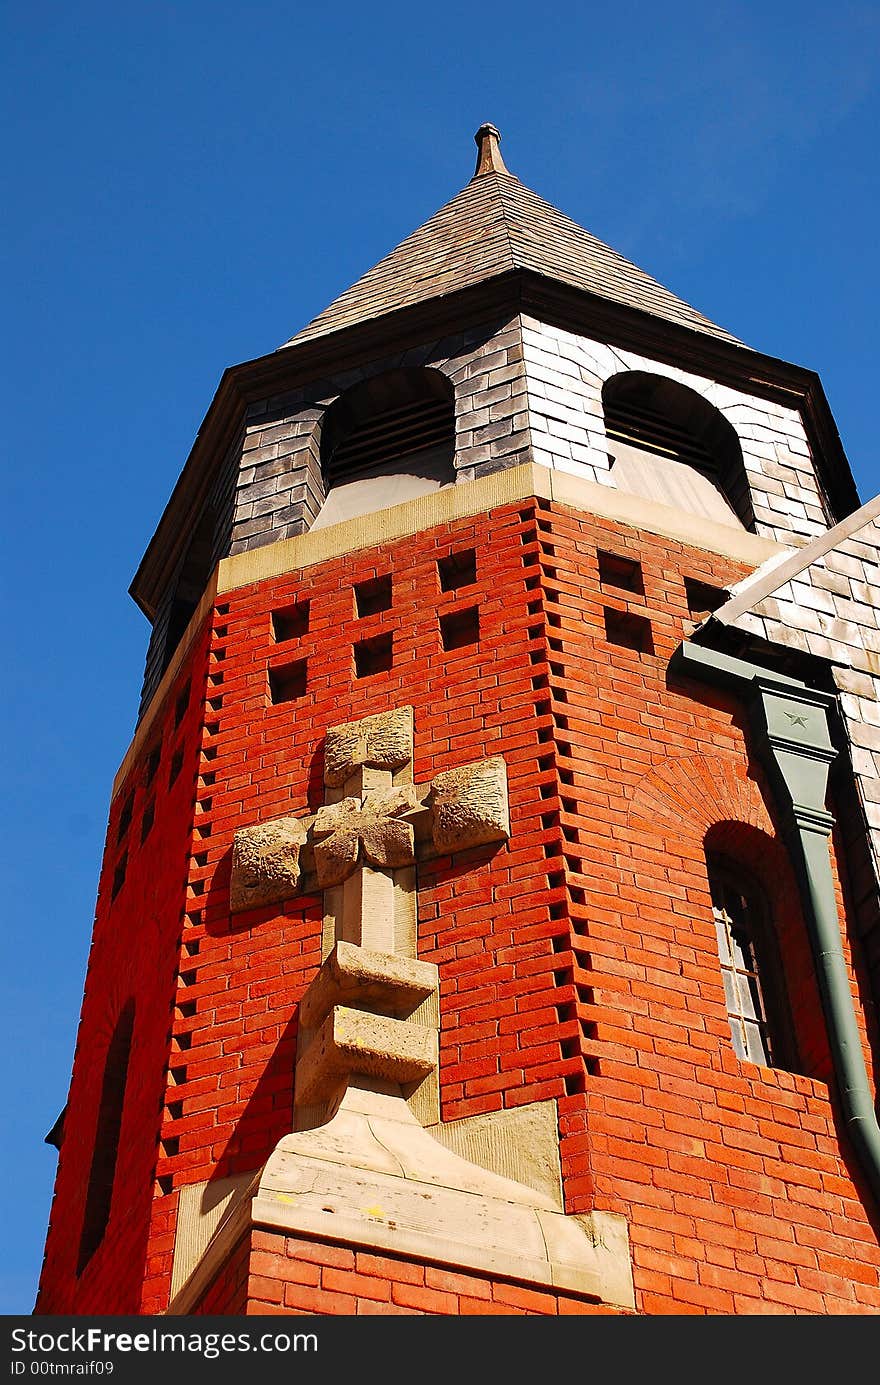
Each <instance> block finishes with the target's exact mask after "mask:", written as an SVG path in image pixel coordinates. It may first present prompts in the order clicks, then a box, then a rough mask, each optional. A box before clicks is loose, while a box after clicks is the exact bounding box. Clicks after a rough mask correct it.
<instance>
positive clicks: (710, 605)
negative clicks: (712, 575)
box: [684, 577, 728, 620]
mask: <svg viewBox="0 0 880 1385" xmlns="http://www.w3.org/2000/svg"><path fill="white" fill-rule="evenodd" d="M684 590H685V596H686V597H687V604H688V611H689V612H690V615H691V619H692V620H704V619H705V617H706V616H709V615H711V614H712V612H713V611H717V610H718V607H719V606H723V605H724V603H725V601H726V600H727V597H728V593H727V592H726V591H723V590H722V588H721V587H713V586H712V585H711V583H709V582H700V581H698V580H697V578H696V577H686V578H685V579H684Z"/></svg>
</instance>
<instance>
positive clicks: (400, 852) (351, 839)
mask: <svg viewBox="0 0 880 1385" xmlns="http://www.w3.org/2000/svg"><path fill="white" fill-rule="evenodd" d="M419 807H420V805H419V803H418V800H417V798H416V795H415V790H414V789H413V788H412V787H411V786H409V785H404V786H402V787H401V788H397V789H388V790H374V791H373V792H372V793H369V794H367V796H366V797H365V799H364V801H363V804H361V802H360V801H359V800H358V799H356V798H343V800H342V802H341V803H333V804H330V805H329V806H328V807H324V808H321V809H320V810H319V812H318V815H317V817H316V818H315V825H314V827H313V828H312V844H313V847H314V853H315V868H316V870H317V872H318V883H319V885H320V886H321V889H322V890H326V889H329V887H330V886H331V885H340V884H341V883H342V881H343V880H346V879H347V878H348V876H349V875H351V874H352V873H353V872H354V871H355V870H356V868H357V865H358V862H359V861H360V860H362V859H363V860H364V861H367V862H368V863H369V864H370V865H372V866H379V867H380V868H384V869H385V870H394V869H395V868H396V867H398V866H406V865H411V864H412V862H413V861H414V860H415V840H414V836H413V828H412V823H411V822H409V821H407V818H408V817H410V816H411V815H412V814H413V813H414V812H417V811H418V809H419Z"/></svg>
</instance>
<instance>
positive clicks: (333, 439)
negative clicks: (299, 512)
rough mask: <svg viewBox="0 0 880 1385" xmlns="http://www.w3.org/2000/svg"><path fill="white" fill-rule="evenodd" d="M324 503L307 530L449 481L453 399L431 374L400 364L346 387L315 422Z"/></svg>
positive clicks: (436, 372)
mask: <svg viewBox="0 0 880 1385" xmlns="http://www.w3.org/2000/svg"><path fill="white" fill-rule="evenodd" d="M320 453H321V474H322V478H323V486H324V494H325V496H326V499H325V501H324V504H323V506H322V508H321V511H320V513H319V514H318V517H317V518H316V520H315V522H314V524H313V525H312V528H320V527H322V526H324V525H327V524H336V523H338V522H339V521H340V520H345V519H353V518H355V517H356V516H357V515H362V514H370V513H372V512H373V511H375V510H381V509H385V508H386V507H387V506H389V505H395V504H400V503H401V502H402V501H405V500H411V499H413V498H414V497H415V496H418V495H424V494H426V493H427V492H429V491H433V490H438V489H440V488H441V487H442V486H448V485H453V484H454V483H455V398H454V391H453V387H452V385H451V383H450V382H449V380H448V379H447V378H446V376H445V375H444V374H442V373H441V371H439V370H433V369H429V368H417V367H402V368H400V369H397V370H388V371H383V372H382V373H381V374H379V375H374V376H372V377H371V378H370V379H368V380H364V381H362V382H361V383H360V384H358V385H353V386H352V388H351V389H349V390H346V392H345V393H344V394H342V395H340V397H339V398H338V399H337V400H336V401H335V402H334V403H333V404H331V405H330V407H329V409H328V410H327V413H326V414H325V416H324V419H323V422H322V425H321V444H320Z"/></svg>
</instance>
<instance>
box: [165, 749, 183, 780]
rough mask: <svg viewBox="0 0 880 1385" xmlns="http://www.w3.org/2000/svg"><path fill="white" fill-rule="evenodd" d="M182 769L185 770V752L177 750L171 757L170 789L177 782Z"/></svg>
mask: <svg viewBox="0 0 880 1385" xmlns="http://www.w3.org/2000/svg"><path fill="white" fill-rule="evenodd" d="M182 769H183V751H182V750H177V751H175V753H174V755H173V756H172V757H171V768H170V769H169V771H168V787H169V789H170V788H171V786H172V784H173V783H174V782H175V780H176V779H177V776H178V774H179V773H180V771H181V770H182Z"/></svg>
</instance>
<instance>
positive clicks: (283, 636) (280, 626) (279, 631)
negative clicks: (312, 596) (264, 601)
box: [272, 601, 311, 644]
mask: <svg viewBox="0 0 880 1385" xmlns="http://www.w3.org/2000/svg"><path fill="white" fill-rule="evenodd" d="M310 605H311V602H309V601H294V603H293V605H292V606H285V607H284V608H283V609H282V610H280V611H273V612H272V638H273V640H275V641H276V642H277V643H278V644H283V643H284V641H285V640H301V639H302V637H303V635H307V634H308V633H309V608H310Z"/></svg>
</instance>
